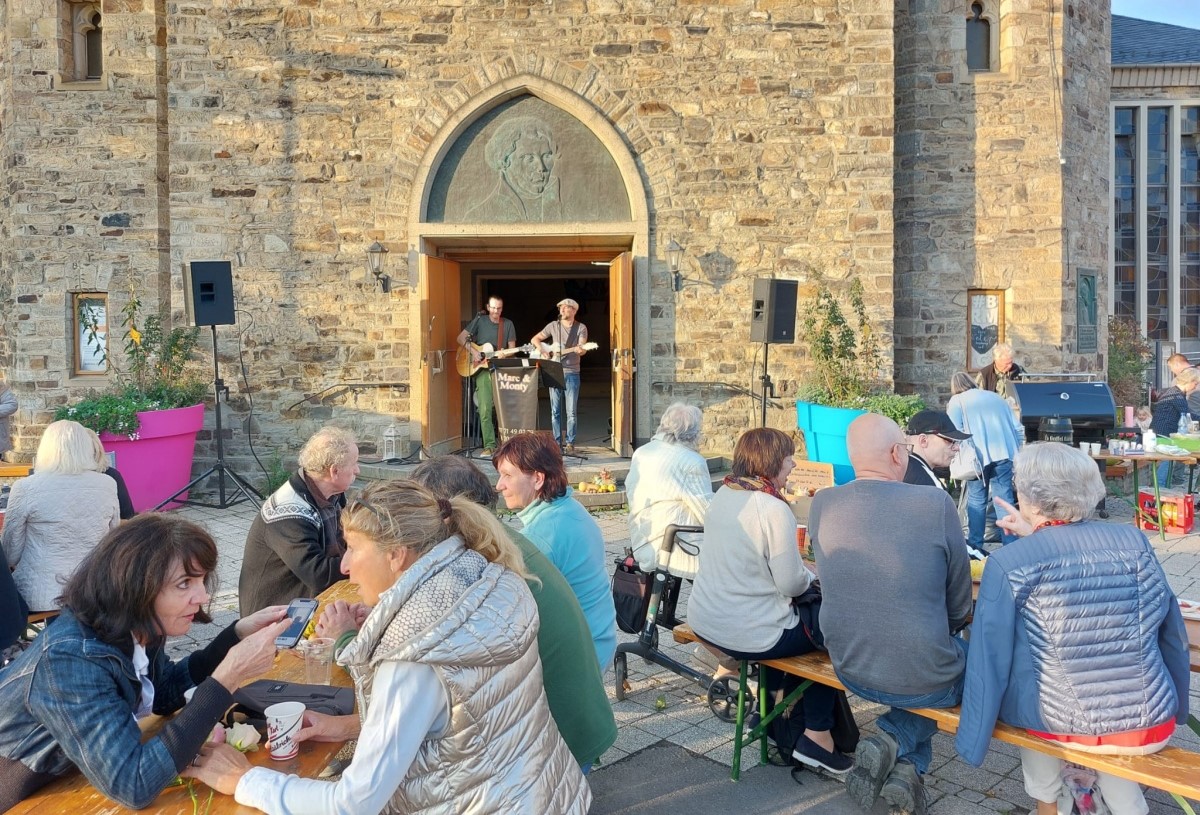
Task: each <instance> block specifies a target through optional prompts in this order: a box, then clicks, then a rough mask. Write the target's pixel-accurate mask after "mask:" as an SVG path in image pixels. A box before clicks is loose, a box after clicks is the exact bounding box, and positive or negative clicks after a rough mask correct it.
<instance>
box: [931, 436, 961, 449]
mask: <svg viewBox="0 0 1200 815" xmlns="http://www.w3.org/2000/svg"><path fill="white" fill-rule="evenodd" d="M933 435H935V436H937V437H938V438H939V439H941V440H942V441H944V442H946V443H947V444H949V445H950V446H951V447H958V446H959V445H960V444H962V442H961V441H959V440H958V439H952V438H950V437H949V436H943V435H942V434H941V433H934V434H933Z"/></svg>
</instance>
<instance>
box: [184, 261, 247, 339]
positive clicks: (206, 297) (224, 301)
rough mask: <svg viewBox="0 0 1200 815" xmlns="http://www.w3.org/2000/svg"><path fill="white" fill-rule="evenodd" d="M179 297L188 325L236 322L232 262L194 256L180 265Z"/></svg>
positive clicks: (230, 323) (229, 323) (231, 323)
mask: <svg viewBox="0 0 1200 815" xmlns="http://www.w3.org/2000/svg"><path fill="white" fill-rule="evenodd" d="M183 299H184V301H185V303H186V305H187V316H188V320H189V321H190V322H191V324H192V325H236V324H237V320H236V318H235V317H234V316H233V265H232V264H231V263H230V262H229V261H227V260H194V261H192V262H191V263H185V264H184V266H183Z"/></svg>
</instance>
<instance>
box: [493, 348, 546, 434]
mask: <svg viewBox="0 0 1200 815" xmlns="http://www.w3.org/2000/svg"><path fill="white" fill-rule="evenodd" d="M492 391H493V394H494V395H495V401H496V419H497V420H498V423H499V425H500V440H501V441H507V440H508V439H509V437H511V436H512V435H513V434H514V433H525V432H532V431H534V430H537V420H538V369H537V368H536V367H535V366H533V365H530V366H529V367H527V368H526V367H518V366H514V367H508V366H505V367H500V366H499V365H497V366H496V368H495V369H494V370H493V371H492Z"/></svg>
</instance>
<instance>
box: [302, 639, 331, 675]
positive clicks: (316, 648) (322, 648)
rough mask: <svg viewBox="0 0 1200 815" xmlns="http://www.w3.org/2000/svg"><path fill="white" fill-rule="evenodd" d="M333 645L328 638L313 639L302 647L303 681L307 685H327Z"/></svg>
mask: <svg viewBox="0 0 1200 815" xmlns="http://www.w3.org/2000/svg"><path fill="white" fill-rule="evenodd" d="M333 643H334V640H333V639H332V638H330V637H313V638H312V639H310V640H309V641H308V644H307V645H306V646H305V647H304V681H305V682H307V683H308V684H310V685H328V684H329V680H330V679H331V678H332V677H331V674H332V669H333Z"/></svg>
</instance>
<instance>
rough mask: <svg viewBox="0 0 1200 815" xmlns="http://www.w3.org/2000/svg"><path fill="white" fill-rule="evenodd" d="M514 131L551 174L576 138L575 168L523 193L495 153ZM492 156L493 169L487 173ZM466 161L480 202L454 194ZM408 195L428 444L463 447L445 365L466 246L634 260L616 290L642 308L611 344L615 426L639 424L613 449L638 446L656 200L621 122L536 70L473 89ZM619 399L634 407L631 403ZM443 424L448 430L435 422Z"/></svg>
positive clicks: (414, 321) (418, 374)
mask: <svg viewBox="0 0 1200 815" xmlns="http://www.w3.org/2000/svg"><path fill="white" fill-rule="evenodd" d="M530 114H533V115H530ZM522 122H524V124H521V123H522ZM531 122H533V123H534V124H532V125H531V124H530V123H531ZM514 123H515V124H514ZM510 125H512V126H513V127H515V128H516V129H517V130H519V131H520V133H521V134H523V136H522V137H528V138H531V139H534V140H540V141H539V142H538V143H539V147H538V150H540V151H542V152H543V153H544V154H545V156H546V157H545V158H544V159H543V161H542V165H543V167H545V166H546V165H550V164H553V163H554V162H556V161H557V160H558V147H559V144H558V142H559V140H560V138H562V139H564V141H571V140H572V139H574V141H573V143H574V144H575V145H576V147H577V149H576V151H575V154H576V155H575V161H574V162H572V161H571V160H569V159H568V160H565V161H564V162H563V165H562V166H560V169H562V172H563V173H564V175H563V176H560V177H554V175H553V173H544V174H543V175H542V176H539V177H538V179H537V180H535V188H532V189H531V188H527V189H525V190H524V192H522V190H521V189H520V184H519V181H514V180H513V179H512V178H510V177H509V176H507V175H505V174H504V173H502V172H501V171H500V169H499V167H498V165H495V164H494V162H492V159H491V158H488V157H487V156H489V155H490V153H491V152H492V151H493V147H492V145H493V144H494V142H495V141H496V138H501V140H503V139H502V134H501V133H500V131H501V130H502V129H503V128H504V127H508V126H510ZM572 134H573V135H572ZM510 135H511V134H510ZM493 137H496V138H493ZM464 145H465V146H464ZM580 145H585V146H584V147H581V146H580ZM586 145H590V147H586ZM510 146H511V144H510ZM533 152H535V153H536V152H537V151H533ZM485 158H486V160H487V163H488V164H489V165H491V166H490V167H485V165H484V161H485ZM533 160H534V161H535V162H536V161H537V159H533ZM466 161H469V162H471V167H474V168H476V169H475V171H476V172H478V173H480V174H482V175H480V176H479V177H478V179H473V178H468V179H467V180H466V181H464V182H463V183H462V184H460V185H459V186H460V187H462V188H463V189H465V190H467V191H469V192H468V193H465V194H469V195H474V196H475V197H476V198H477V199H478V201H475V200H473V199H472V200H464V198H463V195H464V194H463V193H460V194H457V197H456V193H455V192H454V184H455V178H454V176H455V173H454V172H449V173H448V172H447V171H446V170H447V167H451V168H452V169H453V170H455V171H457V170H458V169H459V167H460V165H461V164H462V163H463V162H466ZM585 163H586V164H587V169H586V171H584V172H583V175H581V176H580V177H577V178H572V177H571V176H570V175H568V174H569V173H572V172H580V167H581V166H582V164H585ZM573 165H574V166H573ZM547 176H548V177H549V180H548V181H547V180H546V177H547ZM584 176H586V178H585V177H584ZM537 181H540V182H541V183H537ZM596 188H600V189H603V190H604V193H603V201H602V202H601V204H603V205H601V206H591V207H588V206H582V205H581V202H583V201H584V200H585V198H588V196H589V195H592V193H594V190H595V189H596ZM408 192H409V196H408V219H407V230H406V231H407V235H408V245H409V263H410V266H411V265H412V264H416V267H417V268H416V270H415V271H416V275H415V277H411V278H410V279H413V280H414V282H415V286H414V289H415V294H416V295H417V296H416V297H410V298H409V309H410V325H413V326H416V327H418V331H419V338H418V339H417V340H416V341H414V342H412V343H411V344H410V365H411V368H410V370H411V371H412V372H413V373H414V376H413V377H412V379H413V382H414V384H415V387H414V399H413V402H412V404H413V405H414V411H413V415H412V419H413V421H414V422H416V423H417V424H418V425H420V428H421V435H422V441H423V442H424V443H425V444H426V445H427V446H431V447H435V448H439V449H442V450H443V451H444V450H445V449H450V448H451V446H452V445H453V443H454V441H455V436H454V431H453V419H454V415H455V414H454V412H453V406H454V399H455V395H456V394H458V395H459V398H461V387H459V386H458V385H457V383H455V382H454V381H452V380H449V379H448V377H449V376H453V372H452V371H450V370H448V366H446V365H445V364H444V359H445V357H446V354H447V353H448V352H450V351H452V350H453V348H454V344H453V337H454V336H455V335H457V332H458V326H459V325H460V323H461V317H462V314H461V310H460V308H459V307H458V305H457V303H456V302H455V300H459V301H461V299H462V298H463V296H464V295H463V291H462V280H461V278H458V279H456V280H453V281H447V280H446V279H445V278H446V276H448V275H459V274H460V273H459V271H458V266H457V265H456V264H454V262H453V257H454V250H455V249H456V248H459V247H463V246H469V247H470V249H471V251H472V254H473V255H474V256H475V257H479V256H481V255H487V254H488V253H489V252H495V253H496V256H497V257H499V256H501V255H503V256H505V257H507V258H509V259H511V258H512V257H513V251H514V248H513V247H514V246H517V247H520V249H521V251H524V252H527V253H530V254H531V255H533V256H538V255H541V254H546V255H551V254H552V255H553V256H555V257H559V258H561V257H563V256H564V255H567V256H569V255H571V254H577V255H578V257H580V258H581V259H582V258H584V257H587V258H588V259H591V258H593V257H599V258H602V259H606V260H615V258H616V257H617V256H618V255H621V256H625V257H628V258H631V261H630V262H627V263H622V264H618V265H617V266H615V267H614V268H617V269H624V270H626V271H625V272H624V274H618V275H616V276H614V277H613V278H612V280H613V283H612V285H613V286H615V287H616V289H615V291H614V295H615V298H616V299H617V300H621V301H623V302H626V303H635V304H636V307H635V308H633V309H630V310H626V311H625V312H624V313H623V315H624V316H623V317H621V318H616V317H613V318H612V319H610V320H609V324H608V325H607V326H606V328H607V330H608V332H609V334H610V339H611V342H610V345H611V347H612V349H613V366H612V367H613V371H614V373H613V420H614V426H616V425H618V422H617V421H616V417H617V416H618V415H619V414H620V413H621V411H622V410H624V411H627V412H628V415H629V417H630V420H629V421H627V422H625V423H624V427H625V430H623V431H620V432H619V433H614V446H615V447H616V449H617V450H618V451H620V452H623V453H624V454H629V453H631V452H632V447H631V446H630V442H631V440H632V437H633V436H635V435H637V433H635V432H634V428H635V427H636V428H639V429H642V430H643V432H644V428H645V427H646V425H648V423H649V412H650V411H649V399H648V394H649V387H648V366H644V367H643V368H642V372H641V373H638V372H637V370H638V369H637V366H636V363H635V359H636V358H635V349H636V347H638V346H639V345H640V346H641V347H648V332H649V329H648V326H649V305H648V303H649V287H648V282H647V277H648V274H647V272H648V268H649V259H648V250H649V204H648V197H647V188H646V185H645V183H644V180H643V178H642V175H641V172H640V168H639V166H638V163H637V160H636V159H635V157H634V155H633V153H632V152H631V150H630V149H629V146H628V145H627V143H626V141H625V139H624V138H623V137H622V135H621V134H620V133H619V132H618V131H617V129H616V128H615V127H614V126H613V125H612V123H611V122H609V120H608V119H607V118H606V117H605V116H604V115H603V114H602V113H600V111H599V110H597V108H596V107H595V105H593V104H592V103H591V102H589V100H587V99H585V98H584V97H582V96H580V95H579V94H577V93H575V92H574V91H571V90H570V89H568V88H565V87H563V86H561V85H559V84H557V83H555V82H552V81H550V80H547V79H544V78H542V77H539V76H535V75H531V74H518V75H514V76H512V77H509V78H507V79H504V80H502V81H500V82H497V83H496V84H494V85H493V86H491V87H489V88H487V89H486V90H484V91H482V92H480V93H478V94H476V95H475V96H474V97H473V98H471V99H470V100H468V101H467V102H466V103H465V104H463V105H462V106H461V107H459V108H458V109H457V110H455V111H454V112H453V113H451V114H450V115H449V116H447V117H446V118H445V120H444V121H443V122H442V123H441V126H440V127H439V128H438V132H437V134H436V136H434V137H433V139H432V140H431V141H430V142H429V145H428V147H427V149H426V150H425V154H424V156H423V157H422V160H421V162H420V164H419V165H418V167H417V169H416V172H415V174H414V176H413V177H412V183H411V186H410V187H409V190H408ZM551 193H552V194H551ZM539 196H540V197H539ZM593 197H594V196H593ZM522 198H524V203H522V201H521V199H522ZM535 199H536V200H535ZM593 203H594V202H593ZM600 247H603V248H600ZM605 251H608V252H609V254H608V255H607V256H606V255H605V254H604V252H605ZM597 252H599V254H597ZM432 270H436V274H439V275H442V278H443V279H441V280H434V281H432V283H433V285H431V279H430V274H429V273H430V272H431V271H432ZM413 271H414V270H413V269H410V276H412V275H413ZM635 288H636V289H637V291H636V292H635ZM622 380H624V384H623V385H622ZM635 380H636V387H635ZM643 380H644V381H643ZM622 393H623V394H624V397H622ZM635 397H636V398H635ZM622 398H624V399H625V400H626V402H627V404H626V406H625V407H624V408H621V407H620V405H621V404H622V403H621V399H622ZM446 410H449V411H450V418H449V419H446V418H445V415H444V411H446ZM457 415H458V416H461V411H459V412H458V414H457ZM439 421H443V422H446V423H447V427H443V428H440V429H438V428H437V427H435V426H436V425H437V422H439Z"/></svg>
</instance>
